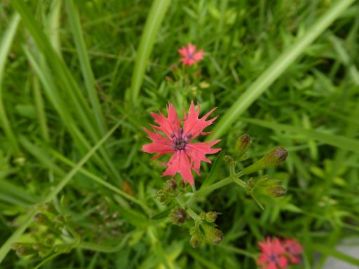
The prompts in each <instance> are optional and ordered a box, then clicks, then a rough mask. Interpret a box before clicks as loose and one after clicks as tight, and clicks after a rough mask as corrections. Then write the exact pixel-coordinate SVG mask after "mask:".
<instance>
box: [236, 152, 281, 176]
mask: <svg viewBox="0 0 359 269" xmlns="http://www.w3.org/2000/svg"><path fill="white" fill-rule="evenodd" d="M287 156H288V151H287V150H286V149H285V148H282V147H277V148H275V149H273V150H272V151H270V152H269V153H267V154H266V155H264V156H263V157H262V158H261V159H260V160H258V161H256V162H255V163H254V164H252V165H250V166H248V167H246V168H244V169H243V171H242V173H243V174H245V175H247V174H251V173H254V172H256V171H258V170H261V169H264V168H268V167H273V166H278V165H280V164H281V163H283V162H284V161H285V160H286V159H287Z"/></svg>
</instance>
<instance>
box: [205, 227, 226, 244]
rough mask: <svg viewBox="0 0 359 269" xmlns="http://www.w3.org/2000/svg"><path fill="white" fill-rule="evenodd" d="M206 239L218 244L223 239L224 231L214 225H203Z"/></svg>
mask: <svg viewBox="0 0 359 269" xmlns="http://www.w3.org/2000/svg"><path fill="white" fill-rule="evenodd" d="M202 227H203V230H204V233H205V237H206V240H207V241H208V242H210V243H213V244H218V243H220V242H221V241H222V240H223V233H222V231H221V230H219V229H217V228H216V227H214V226H213V225H203V226H202Z"/></svg>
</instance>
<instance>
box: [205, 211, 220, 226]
mask: <svg viewBox="0 0 359 269" xmlns="http://www.w3.org/2000/svg"><path fill="white" fill-rule="evenodd" d="M217 217H218V212H215V211H210V212H207V213H206V215H205V220H206V221H207V222H211V223H213V222H215V221H216V219H217Z"/></svg>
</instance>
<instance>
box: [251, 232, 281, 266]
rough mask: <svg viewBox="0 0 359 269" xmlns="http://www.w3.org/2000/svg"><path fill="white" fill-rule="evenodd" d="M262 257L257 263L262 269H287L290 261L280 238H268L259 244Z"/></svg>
mask: <svg viewBox="0 0 359 269" xmlns="http://www.w3.org/2000/svg"><path fill="white" fill-rule="evenodd" d="M259 248H260V251H261V253H260V255H259V257H258V260H257V263H258V265H259V266H260V268H262V269H285V268H287V265H288V261H287V258H286V255H285V254H286V251H285V249H284V247H283V246H282V244H281V241H279V239H278V238H266V239H265V240H263V241H261V242H259Z"/></svg>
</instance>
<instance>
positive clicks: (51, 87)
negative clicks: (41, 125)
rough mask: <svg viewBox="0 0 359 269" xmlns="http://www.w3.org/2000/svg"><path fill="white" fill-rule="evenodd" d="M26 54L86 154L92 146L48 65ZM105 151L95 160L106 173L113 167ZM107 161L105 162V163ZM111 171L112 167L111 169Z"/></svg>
mask: <svg viewBox="0 0 359 269" xmlns="http://www.w3.org/2000/svg"><path fill="white" fill-rule="evenodd" d="M24 51H25V54H26V56H27V58H28V60H29V62H30V64H31V66H32V68H33V69H34V71H35V73H36V74H37V76H38V77H39V79H40V81H41V83H42V85H43V89H44V91H45V94H46V96H47V97H48V99H49V100H50V102H51V103H52V105H53V106H54V108H55V109H56V111H57V112H58V114H59V115H60V117H61V119H62V121H63V122H64V125H65V126H66V127H67V129H68V131H69V132H70V133H71V135H72V138H73V139H74V141H75V144H76V145H77V147H79V149H80V150H81V151H82V152H85V151H87V150H89V149H90V147H91V146H90V144H89V142H88V139H86V137H85V136H84V134H83V133H82V132H81V131H80V130H79V129H78V126H77V124H76V122H75V120H74V119H73V117H71V115H70V114H69V111H68V110H67V109H66V106H65V104H64V102H63V101H62V99H61V97H60V96H59V93H58V90H57V89H56V87H57V86H56V84H55V82H54V79H53V76H52V74H51V73H49V72H46V71H45V70H47V65H46V63H45V62H42V63H38V62H37V61H36V60H35V57H34V56H33V55H32V54H31V53H30V52H29V51H28V50H27V49H26V48H25V49H24ZM102 151H103V150H102V149H100V150H99V152H100V153H102V155H103V156H104V158H103V159H102V158H101V157H100V156H99V155H98V154H95V156H94V158H95V160H96V161H97V163H98V164H99V165H100V167H102V168H103V169H104V171H108V169H107V167H110V166H111V165H112V162H110V161H109V159H108V157H107V156H106V155H105V154H104V153H103V152H102ZM104 160H105V162H104ZM105 163H107V164H108V166H106V164H105ZM110 169H111V167H110ZM112 169H114V168H112ZM110 172H111V170H110Z"/></svg>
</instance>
